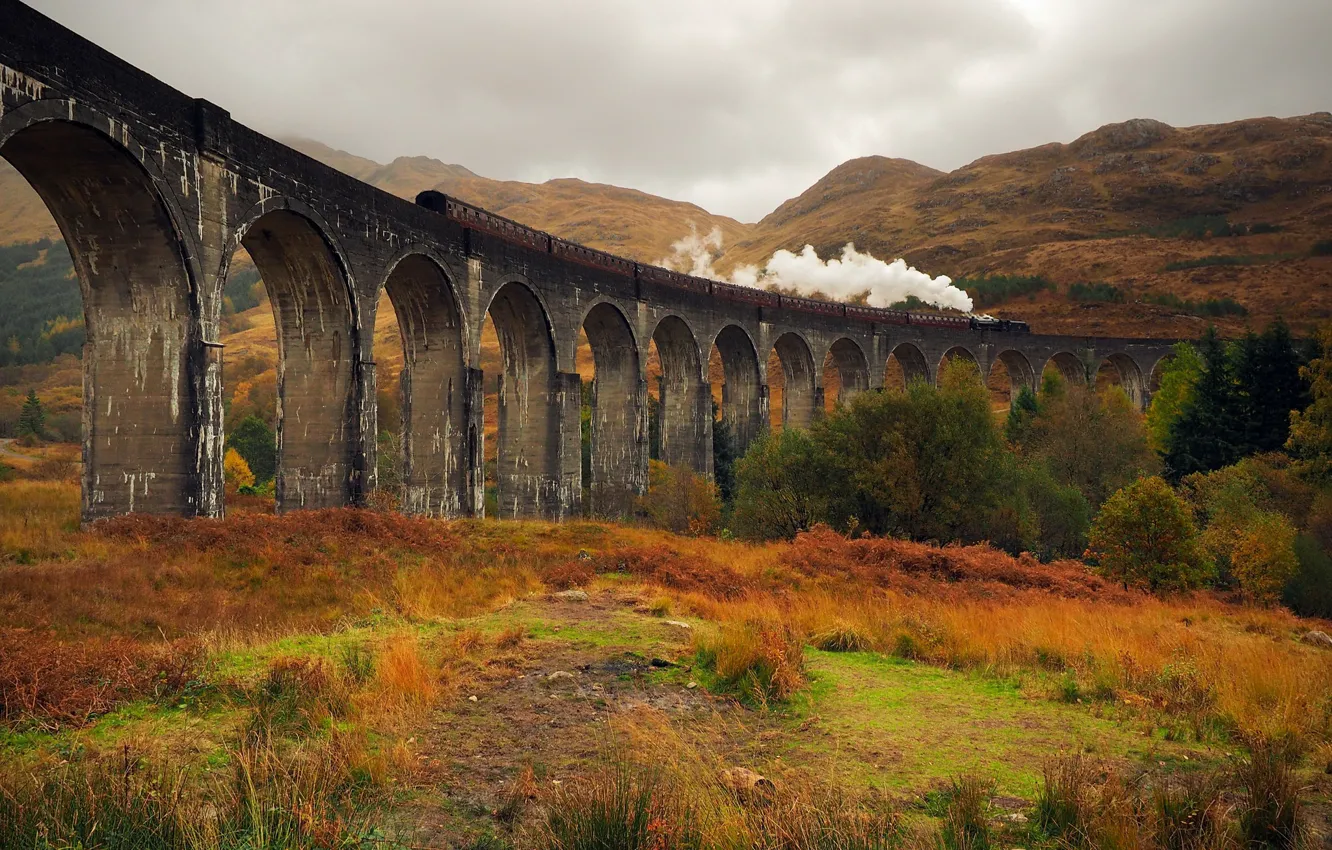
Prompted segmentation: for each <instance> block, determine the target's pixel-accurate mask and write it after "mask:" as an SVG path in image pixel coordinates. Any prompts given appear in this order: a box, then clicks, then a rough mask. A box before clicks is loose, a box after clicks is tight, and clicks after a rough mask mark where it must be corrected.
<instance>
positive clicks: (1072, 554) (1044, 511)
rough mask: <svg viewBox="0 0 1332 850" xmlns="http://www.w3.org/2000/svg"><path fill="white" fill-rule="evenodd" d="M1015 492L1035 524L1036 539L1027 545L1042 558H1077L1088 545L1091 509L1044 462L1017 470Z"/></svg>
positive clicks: (1028, 548)
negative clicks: (1029, 511) (1024, 503)
mask: <svg viewBox="0 0 1332 850" xmlns="http://www.w3.org/2000/svg"><path fill="white" fill-rule="evenodd" d="M1018 472H1019V477H1018V490H1017V492H1018V493H1019V494H1020V496H1021V498H1022V499H1023V500H1025V501H1026V503H1027V505H1028V506H1029V508H1030V510H1031V513H1032V514H1033V515H1034V517H1035V521H1036V534H1035V539H1034V540H1033V541H1031V542H1030V543H1028V544H1027V545H1026V547H1025V548H1026V549H1027V550H1028V551H1032V552H1034V553H1035V554H1037V555H1039V556H1040V557H1041V558H1044V559H1047V560H1048V559H1050V558H1061V557H1062V558H1076V557H1077V556H1078V555H1080V554H1081V553H1082V551H1083V549H1084V548H1086V543H1087V529H1088V528H1089V527H1090V525H1091V506H1090V505H1088V504H1087V499H1086V497H1085V496H1083V495H1082V493H1081V491H1079V490H1078V488H1076V487H1071V486H1066V485H1064V484H1060V483H1059V482H1058V481H1057V480H1055V477H1054V475H1053V474H1052V473H1051V472H1050V470H1049V468H1048V467H1047V466H1046V465H1045V463H1044V462H1042V461H1040V460H1030V461H1027V462H1024V463H1022V464H1021V465H1020V466H1019V468H1018Z"/></svg>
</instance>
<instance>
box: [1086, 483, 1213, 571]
mask: <svg viewBox="0 0 1332 850" xmlns="http://www.w3.org/2000/svg"><path fill="white" fill-rule="evenodd" d="M1088 549H1089V552H1090V555H1091V557H1092V559H1093V560H1094V561H1095V562H1096V563H1097V565H1098V566H1099V567H1100V569H1101V571H1102V572H1103V573H1105V574H1106V576H1107V577H1109V578H1111V579H1114V580H1115V581H1119V582H1122V583H1124V584H1125V585H1130V586H1136V587H1142V588H1146V589H1148V590H1151V591H1153V592H1157V591H1171V590H1188V589H1190V588H1195V587H1199V586H1201V585H1202V584H1203V582H1204V581H1205V580H1206V579H1207V578H1209V577H1210V576H1211V574H1212V565H1211V564H1210V563H1209V562H1208V561H1207V559H1206V557H1205V555H1204V553H1203V550H1202V547H1201V545H1200V544H1199V540H1198V532H1197V529H1196V528H1195V527H1194V524H1193V517H1192V513H1191V512H1190V510H1189V508H1188V506H1187V505H1186V504H1185V503H1184V501H1183V500H1182V499H1181V498H1180V497H1179V496H1177V495H1176V494H1175V491H1174V490H1172V489H1170V485H1169V484H1166V483H1165V481H1164V480H1162V479H1160V478H1157V477H1152V478H1142V479H1140V480H1138V481H1136V482H1134V483H1133V484H1130V485H1129V486H1127V487H1125V488H1124V489H1122V490H1120V491H1119V492H1117V493H1115V494H1114V495H1113V496H1111V497H1110V498H1109V499H1108V500H1107V501H1106V503H1105V505H1104V506H1103V507H1102V508H1101V512H1100V514H1098V515H1097V517H1096V521H1095V522H1094V523H1092V528H1091V534H1090V537H1089V540H1088Z"/></svg>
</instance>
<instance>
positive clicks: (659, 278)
mask: <svg viewBox="0 0 1332 850" xmlns="http://www.w3.org/2000/svg"><path fill="white" fill-rule="evenodd" d="M416 203H417V204H418V205H419V206H422V207H425V208H426V209H428V210H430V211H431V212H435V213H439V214H440V215H443V216H445V217H447V218H448V219H450V220H451V221H455V222H457V223H458V224H460V225H462V226H463V227H466V228H468V229H469V230H476V231H480V232H482V233H488V234H490V235H491V236H496V237H498V238H500V239H503V240H505V241H508V242H513V243H516V244H518V245H524V246H526V247H528V248H533V249H535V250H537V251H543V252H546V253H549V254H553V255H555V256H557V257H560V258H562V259H565V260H570V261H572V262H575V263H581V264H583V265H586V266H592V267H594V268H598V269H603V270H605V271H610V272H614V273H616V274H621V275H624V276H625V277H630V278H633V279H634V280H636V281H642V282H646V283H649V284H654V285H657V286H667V287H671V288H672V289H682V290H685V291H688V292H696V293H698V294H700V295H710V296H712V297H713V298H720V299H722V300H725V301H735V302H739V303H742V304H754V305H758V306H760V307H777V308H782V309H787V310H799V311H801V312H804V313H818V314H821V315H826V316H844V317H846V318H850V319H859V320H861V321H867V322H878V323H880V324H889V325H919V326H923V327H932V328H952V329H954V330H968V329H970V330H989V331H1001V332H1005V333H1029V332H1030V331H1031V328H1030V327H1029V326H1028V325H1027V323H1026V322H1020V321H1017V320H1015V319H996V318H995V317H994V316H988V315H985V314H981V315H960V316H949V315H944V314H942V313H920V312H916V311H908V310H890V309H887V308H882V307H865V306H862V305H858V304H839V303H836V302H833V301H820V300H818V299H816V298H801V297H799V296H795V295H782V294H779V293H776V292H768V291H766V290H763V289H756V288H754V287H751V286H739V285H737V284H733V283H722V282H721V281H717V280H708V279H707V278H701V277H694V276H692V275H687V274H681V273H680V272H675V271H671V270H670V269H663V268H661V267H659V266H649V265H644V264H643V263H635V262H633V261H631V260H626V259H624V258H623V257H617V256H615V255H614V254H607V253H606V252H605V251H598V250H596V249H595V248H588V247H585V246H583V245H578V244H575V243H573V242H568V241H566V240H564V239H560V238H559V237H556V236H551V235H550V234H549V233H545V232H543V231H540V230H534V229H532V228H530V227H526V226H524V225H521V224H519V223H518V222H516V221H511V220H510V219H507V218H504V217H502V216H498V215H495V214H494V213H490V212H486V211H485V210H483V209H481V208H480V207H474V206H472V205H471V204H468V203H464V202H463V201H460V200H458V199H457V198H454V197H450V196H449V195H445V194H443V193H442V192H436V191H434V190H433V189H432V190H429V191H425V192H422V193H420V194H419V195H417V196H416Z"/></svg>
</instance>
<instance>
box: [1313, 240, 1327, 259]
mask: <svg viewBox="0 0 1332 850" xmlns="http://www.w3.org/2000/svg"><path fill="white" fill-rule="evenodd" d="M1309 253H1310V254H1312V255H1314V256H1315V257H1332V239H1320V240H1319V241H1317V242H1315V243H1314V244H1313V248H1311V249H1310V250H1309Z"/></svg>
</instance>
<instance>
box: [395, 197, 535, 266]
mask: <svg viewBox="0 0 1332 850" xmlns="http://www.w3.org/2000/svg"><path fill="white" fill-rule="evenodd" d="M416 203H417V204H418V205H420V206H422V207H425V208H426V209H428V210H431V211H432V212H437V213H440V214H442V215H444V216H447V217H448V218H449V219H450V220H451V221H456V222H458V223H459V224H461V225H462V226H463V227H466V228H469V229H471V230H479V231H481V232H483V233H489V234H490V235H492V236H498V237H499V238H501V239H504V240H506V241H509V242H516V243H517V244H519V245H526V246H527V247H529V248H534V249H536V250H538V251H550V236H549V235H547V234H546V233H543V232H541V231H540V230H533V229H532V228H530V227H527V226H526V225H523V224H519V223H518V222H516V221H512V220H510V219H507V218H504V217H503V216H498V215H495V214H494V213H491V212H486V211H485V210H483V209H481V208H480V207H474V206H472V205H471V204H467V203H463V202H462V201H460V200H458V199H457V198H453V197H450V196H448V195H445V194H443V193H441V192H436V191H434V190H433V189H431V190H429V191H425V192H422V193H420V194H419V195H417V196H416Z"/></svg>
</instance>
